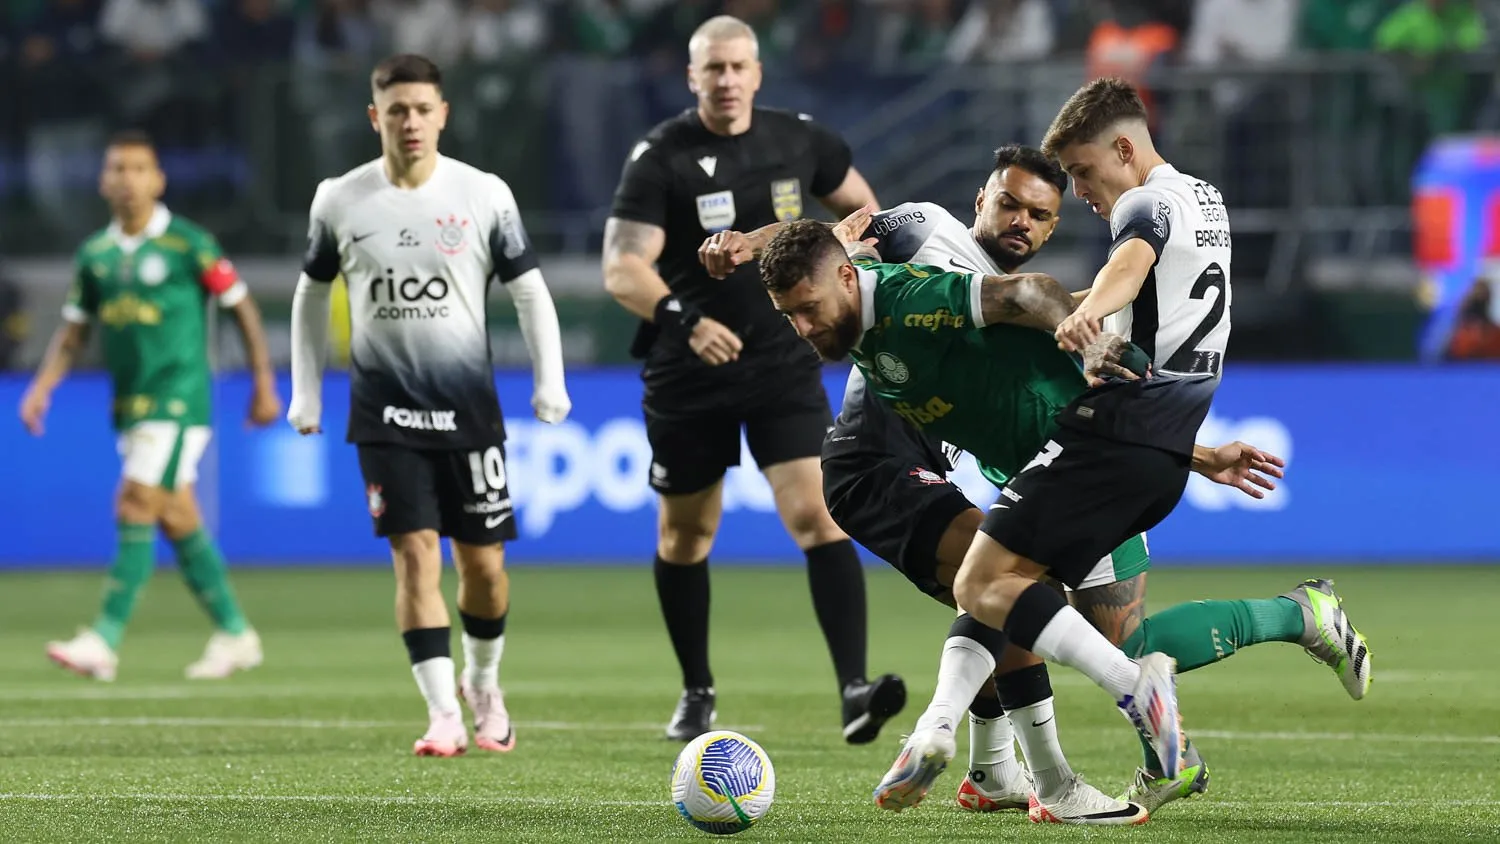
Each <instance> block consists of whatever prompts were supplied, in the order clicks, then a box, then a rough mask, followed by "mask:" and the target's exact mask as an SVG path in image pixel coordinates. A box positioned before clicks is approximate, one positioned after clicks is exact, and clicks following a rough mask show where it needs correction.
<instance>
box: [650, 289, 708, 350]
mask: <svg viewBox="0 0 1500 844" xmlns="http://www.w3.org/2000/svg"><path fill="white" fill-rule="evenodd" d="M701 319H703V312H702V311H700V310H698V309H697V308H695V307H693V306H692V305H689V304H687V303H686V302H683V301H682V300H681V299H679V298H677V296H676V294H672V293H668V294H667V295H665V296H663V297H661V299H660V300H659V301H657V303H656V314H655V321H656V324H657V325H658V326H660V328H661V330H662V333H664V334H666V335H667V336H669V337H673V338H675V339H678V340H682V341H683V342H686V341H687V339H688V338H689V337H691V336H693V328H694V327H696V326H697V325H698V321H699V320H701Z"/></svg>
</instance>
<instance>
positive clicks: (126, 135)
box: [104, 129, 156, 152]
mask: <svg viewBox="0 0 1500 844" xmlns="http://www.w3.org/2000/svg"><path fill="white" fill-rule="evenodd" d="M115 147H145V148H146V149H149V150H151V151H152V152H155V151H156V142H155V141H153V140H151V136H150V135H149V134H147V133H146V131H145V130H144V129H121V130H120V131H118V132H115V133H114V134H113V135H110V136H109V141H108V142H107V143H105V145H104V148H105V149H114V148H115Z"/></svg>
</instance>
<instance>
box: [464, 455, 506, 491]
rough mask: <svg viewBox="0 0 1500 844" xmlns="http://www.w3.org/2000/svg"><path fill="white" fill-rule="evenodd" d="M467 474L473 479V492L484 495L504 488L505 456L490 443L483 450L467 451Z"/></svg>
mask: <svg viewBox="0 0 1500 844" xmlns="http://www.w3.org/2000/svg"><path fill="white" fill-rule="evenodd" d="M469 474H470V475H471V476H472V477H473V479H474V494H475V495H484V494H485V493H488V492H491V491H493V492H499V491H500V490H502V489H505V456H504V455H502V454H501V453H500V447H499V446H496V445H492V446H490V447H489V448H487V449H485V450H484V451H471V452H469Z"/></svg>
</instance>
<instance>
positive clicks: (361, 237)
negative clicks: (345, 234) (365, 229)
mask: <svg viewBox="0 0 1500 844" xmlns="http://www.w3.org/2000/svg"><path fill="white" fill-rule="evenodd" d="M374 236H375V232H369V233H368V234H357V235H355V236H353V237H351V238H349V242H350V243H359V242H360V241H361V240H364V239H365V238H367V237H374Z"/></svg>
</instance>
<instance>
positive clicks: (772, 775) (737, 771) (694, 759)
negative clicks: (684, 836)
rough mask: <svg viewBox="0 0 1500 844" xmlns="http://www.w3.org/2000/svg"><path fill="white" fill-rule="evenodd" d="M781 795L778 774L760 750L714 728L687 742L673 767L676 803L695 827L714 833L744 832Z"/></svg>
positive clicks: (741, 737) (730, 733) (750, 743)
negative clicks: (778, 790) (777, 782)
mask: <svg viewBox="0 0 1500 844" xmlns="http://www.w3.org/2000/svg"><path fill="white" fill-rule="evenodd" d="M775 796H776V771H775V770H774V769H773V768H772V767H771V757H769V756H767V755H766V752H765V750H763V749H761V746H760V745H758V744H756V743H755V742H753V741H751V740H750V739H748V738H746V737H744V736H742V735H740V734H739V733H734V732H730V731H728V730H714V731H713V732H708V733H704V734H703V735H701V736H699V737H697V738H696V739H693V740H692V741H690V742H688V745H687V747H684V748H683V749H682V753H680V754H678V756H677V764H676V765H675V766H674V767H673V768H672V804H673V805H675V806H676V807H677V812H678V814H680V815H682V817H683V818H684V819H685V820H686V821H687V822H688V823H690V824H692V825H693V826H695V827H697V828H699V829H701V830H703V831H704V832H711V833H713V834H715V835H733V834H734V833H736V832H744V831H745V830H747V829H749V828H750V827H751V826H752V825H753V824H754V823H755V822H756V821H758V820H760V819H761V818H762V817H764V816H765V814H766V812H767V811H768V810H770V808H771V800H772V798H774V797H775Z"/></svg>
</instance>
